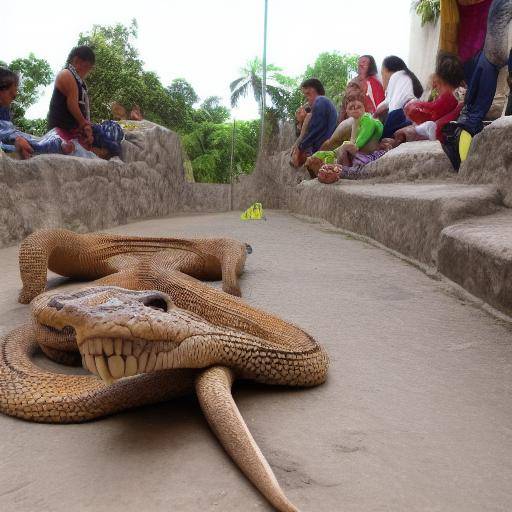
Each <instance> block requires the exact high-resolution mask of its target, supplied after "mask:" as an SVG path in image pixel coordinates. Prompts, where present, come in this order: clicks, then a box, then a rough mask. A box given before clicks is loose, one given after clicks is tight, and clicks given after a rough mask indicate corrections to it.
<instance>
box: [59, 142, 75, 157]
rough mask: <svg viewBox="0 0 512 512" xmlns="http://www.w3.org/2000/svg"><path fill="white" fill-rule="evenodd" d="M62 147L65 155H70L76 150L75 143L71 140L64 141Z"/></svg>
mask: <svg viewBox="0 0 512 512" xmlns="http://www.w3.org/2000/svg"><path fill="white" fill-rule="evenodd" d="M61 148H62V154H63V155H70V154H71V153H74V152H75V145H74V144H73V143H72V142H71V141H69V142H66V141H62V145H61Z"/></svg>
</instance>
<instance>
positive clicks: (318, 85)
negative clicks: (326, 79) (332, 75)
mask: <svg viewBox="0 0 512 512" xmlns="http://www.w3.org/2000/svg"><path fill="white" fill-rule="evenodd" d="M300 87H301V89H307V88H308V87H311V88H313V89H315V91H316V92H317V93H318V94H319V95H320V96H325V89H324V86H323V85H322V82H320V80H318V78H308V79H307V80H304V82H302V83H301V84H300Z"/></svg>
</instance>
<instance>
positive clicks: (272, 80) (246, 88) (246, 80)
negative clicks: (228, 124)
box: [229, 57, 286, 111]
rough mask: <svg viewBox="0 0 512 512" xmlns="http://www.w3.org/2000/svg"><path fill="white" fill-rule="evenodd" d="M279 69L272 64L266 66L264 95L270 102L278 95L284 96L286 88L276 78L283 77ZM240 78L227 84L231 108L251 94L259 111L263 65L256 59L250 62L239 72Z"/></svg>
mask: <svg viewBox="0 0 512 512" xmlns="http://www.w3.org/2000/svg"><path fill="white" fill-rule="evenodd" d="M280 71H282V70H281V68H279V67H277V66H274V65H273V64H267V84H266V93H267V94H268V95H269V97H270V99H271V101H272V102H273V101H274V99H276V98H278V97H279V96H280V95H283V94H286V87H285V86H284V85H283V84H281V83H279V82H278V80H277V79H276V77H278V76H279V77H283V76H284V75H280V74H279V72H280ZM240 73H241V76H240V77H239V78H237V79H236V80H233V82H231V83H230V84H229V89H230V91H231V106H232V107H236V106H237V105H238V102H239V101H240V99H241V98H243V97H246V96H247V95H248V94H249V93H250V92H252V94H253V96H254V99H255V100H256V103H258V107H259V109H260V111H261V105H262V101H261V100H262V86H263V63H262V62H261V60H260V59H259V58H258V57H255V58H254V59H252V60H250V61H249V62H248V63H247V64H246V65H245V66H244V67H243V68H242V69H241V70H240Z"/></svg>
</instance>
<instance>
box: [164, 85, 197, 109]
mask: <svg viewBox="0 0 512 512" xmlns="http://www.w3.org/2000/svg"><path fill="white" fill-rule="evenodd" d="M167 90H168V91H169V94H170V95H171V96H172V97H173V98H175V99H181V100H182V101H183V103H185V105H188V106H189V107H191V106H192V105H194V103H197V102H198V101H199V96H198V95H197V93H196V91H194V88H193V87H192V86H191V85H190V84H189V83H188V82H187V81H186V80H185V79H184V78H175V79H174V80H173V81H172V82H171V85H170V86H169V87H167Z"/></svg>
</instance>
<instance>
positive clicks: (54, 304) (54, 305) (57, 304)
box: [48, 297, 64, 311]
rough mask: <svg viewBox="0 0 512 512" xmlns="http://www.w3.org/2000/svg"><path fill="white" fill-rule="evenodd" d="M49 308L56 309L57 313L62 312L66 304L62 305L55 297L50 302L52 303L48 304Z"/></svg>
mask: <svg viewBox="0 0 512 512" xmlns="http://www.w3.org/2000/svg"><path fill="white" fill-rule="evenodd" d="M48 307H50V308H54V309H56V310H57V311H60V310H61V309H62V308H63V307H64V304H62V302H59V301H58V300H57V299H56V298H55V297H54V298H53V299H52V300H50V302H48Z"/></svg>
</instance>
